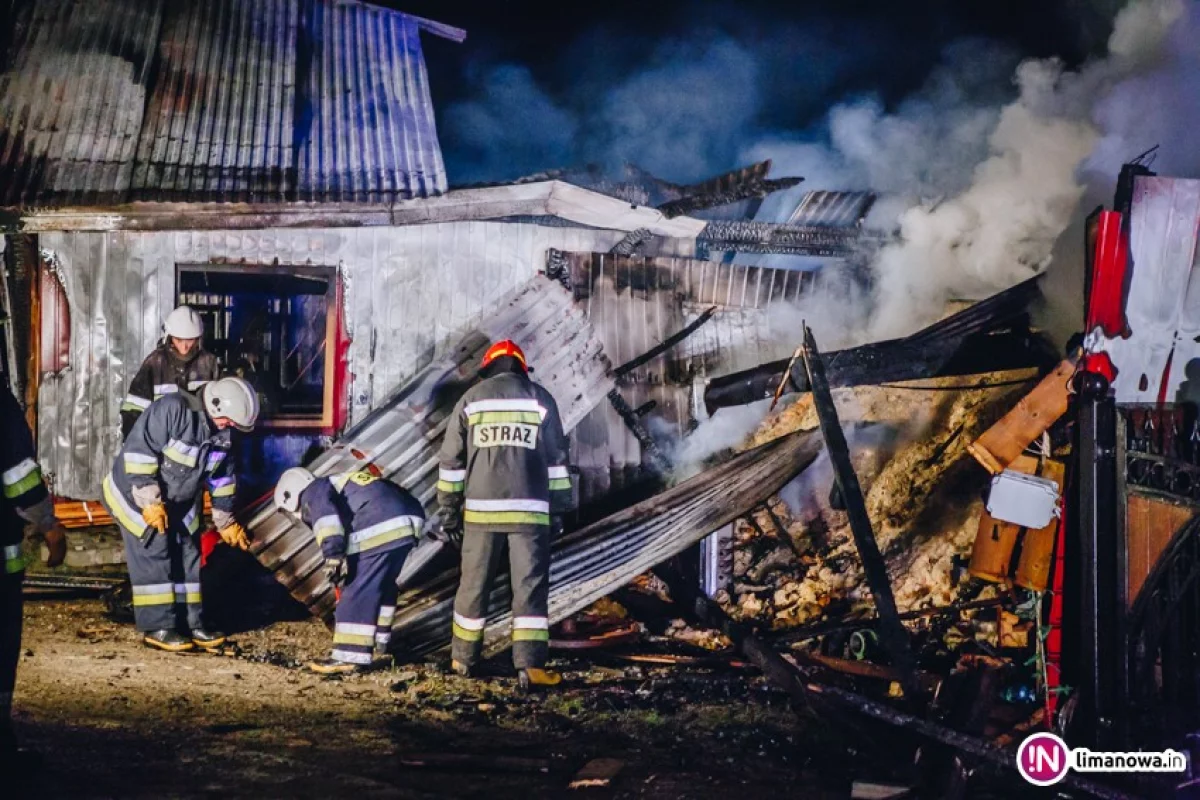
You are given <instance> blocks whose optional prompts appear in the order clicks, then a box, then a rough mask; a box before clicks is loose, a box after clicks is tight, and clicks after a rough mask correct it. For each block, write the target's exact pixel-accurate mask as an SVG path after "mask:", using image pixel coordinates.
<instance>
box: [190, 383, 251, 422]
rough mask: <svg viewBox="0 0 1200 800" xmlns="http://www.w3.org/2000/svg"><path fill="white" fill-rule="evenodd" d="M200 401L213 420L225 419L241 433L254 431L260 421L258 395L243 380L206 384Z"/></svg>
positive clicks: (201, 392)
mask: <svg viewBox="0 0 1200 800" xmlns="http://www.w3.org/2000/svg"><path fill="white" fill-rule="evenodd" d="M200 399H201V400H203V401H204V410H205V411H207V412H208V415H209V416H210V417H212V418H213V419H216V418H218V417H225V418H226V419H228V420H229V421H230V422H232V423H233V427H235V428H237V429H238V430H239V431H250V430H253V429H254V423H255V422H256V421H257V420H258V394H257V393H255V391H254V389H253V387H251V386H250V384H248V383H246V382H245V381H244V380H242V379H241V378H221V379H220V380H218V381H210V382H209V383H206V384H204V388H203V389H201V390H200Z"/></svg>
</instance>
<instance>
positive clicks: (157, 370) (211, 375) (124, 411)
mask: <svg viewBox="0 0 1200 800" xmlns="http://www.w3.org/2000/svg"><path fill="white" fill-rule="evenodd" d="M219 373H220V369H219V367H218V365H217V357H216V356H214V355H213V354H212V353H209V352H208V351H206V350H203V349H201V348H200V347H199V346H197V347H196V350H195V351H194V352H193V353H191V354H189V356H188V357H187V358H184V357H183V356H180V355H179V354H178V353H177V352H174V351H173V350H172V348H171V344H170V342H169V341H168V342H164V343H163V344H161V345H159V346H158V347H156V348H155V349H154V350H152V351H151V353H150V355H148V356H146V360H145V361H143V362H142V366H141V368H139V369H138V371H137V374H136V375H134V376H133V380H132V381H131V382H130V384H129V393H128V394H126V395H125V397H124V398H123V399H122V401H121V434H122V436H124V437H126V438H128V437H129V433H130V431H132V430H133V424H134V423H135V422H137V418H138V417H139V416H141V414H142V413H143V412H144V411H145V410H146V409H147V408H149V407H150V404H151V403H153V402H154V401H155V400H159V399H161V398H163V397H165V396H167V395H168V394H175V393H177V392H191V393H193V394H196V393H198V392H199V390H200V387H202V386H203V385H204V384H206V383H208V382H209V381H215V380H216V379H217V378H219V377H220V374H219Z"/></svg>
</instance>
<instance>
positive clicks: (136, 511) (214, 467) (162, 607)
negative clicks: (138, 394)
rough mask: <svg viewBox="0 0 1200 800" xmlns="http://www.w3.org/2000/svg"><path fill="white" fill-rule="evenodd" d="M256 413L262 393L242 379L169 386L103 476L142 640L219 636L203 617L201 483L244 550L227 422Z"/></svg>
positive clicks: (198, 643)
mask: <svg viewBox="0 0 1200 800" xmlns="http://www.w3.org/2000/svg"><path fill="white" fill-rule="evenodd" d="M257 419H258V395H256V394H255V393H254V390H253V389H251V388H250V385H249V384H248V383H246V382H245V381H244V380H242V379H241V378H221V379H220V380H217V381H213V382H211V383H208V384H205V386H204V388H203V389H202V390H201V392H200V397H199V398H196V397H195V396H193V395H191V394H188V393H186V392H179V393H174V394H167V395H165V396H164V397H162V398H160V399H158V400H155V401H154V402H152V403H151V404H150V406H149V408H147V409H146V411H145V413H144V414H142V415H141V416H140V417H139V418H138V420H137V422H136V423H134V426H133V430H132V431H130V433H129V437H128V438H127V439H126V440H125V445H124V446H123V447H122V448H121V452H120V453H118V454H117V457H116V460H115V461H114V462H113V468H112V472H110V473H109V474H108V476H107V477H106V478H105V479H104V484H103V487H102V498H103V501H104V506H105V508H107V509H108V511H109V513H110V514H112V515H113V518H114V519H115V520H116V521H117V523H118V525H119V526H120V528H121V533H122V536H123V538H124V539H125V556H126V561H127V562H128V564H129V578H130V580H131V581H132V583H133V613H134V618H135V621H136V623H137V628H138V630H140V631H142V632H143V633H144V634H145V636H144V639H143V641H144V643H145V644H146V645H147V646H148V647H154V648H157V649H160V650H167V651H171V652H180V651H184V650H191V649H192V648H193V647H200V648H203V649H213V648H217V647H220V645H222V644H223V643H224V642H225V637H224V636H223V635H221V634H219V633H213V632H210V631H208V630H206V629H205V627H204V624H203V621H202V619H201V597H200V548H199V543H198V541H197V540H198V533H199V530H200V516H201V500H202V498H203V495H204V490H205V488H206V487H207V489H208V492H209V494H210V495H211V497H212V516H213V525H214V527H216V529H217V531H218V532H219V533H220V534H221V539H222V540H223V541H224V542H225V543H226V544H228V545H231V546H234V547H238V548H240V549H242V550H248V549H249V547H250V540H249V538H248V537H247V535H246V531H245V529H244V528H242V526H241V525H240V524H238V522H237V520H235V519H234V516H233V502H234V496H235V494H236V492H237V480H236V476H235V474H234V465H233V456H232V455H231V453H230V449H231V443H230V430H229V429H230V428H237V429H238V430H241V431H250V430H251V429H253V427H254V423H255V421H256V420H257ZM184 631H187V632H188V635H185V634H184Z"/></svg>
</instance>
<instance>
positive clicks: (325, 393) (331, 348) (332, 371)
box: [175, 262, 342, 432]
mask: <svg viewBox="0 0 1200 800" xmlns="http://www.w3.org/2000/svg"><path fill="white" fill-rule="evenodd" d="M185 272H226V273H231V274H247V273H251V274H256V275H284V276H288V277H297V276H298V277H310V278H314V279H317V280H322V281H325V282H326V283H327V284H328V288H327V289H326V290H325V374H324V384H323V386H322V396H321V415H320V416H319V417H318V416H316V415H313V416H306V417H302V418H295V417H293V418H288V417H274V418H270V419H264V420H261V421H260V422H259V423H258V424H257V425H255V429H256V430H269V431H273V430H279V431H317V430H319V431H323V432H331V431H333V430H334V429H335V427H336V425H337V424H338V417H339V416H342V415H339V414H338V410H337V403H336V397H335V395H334V389H335V385H336V384H338V383H339V379H338V369H337V367H338V363H339V361H340V355H341V354H340V352H339V351H340V349H341V347H340V343H341V339H342V337H341V336H339V326H338V321H339V320H340V319H341V314H340V309H339V303H340V301H341V296H342V292H341V275H340V273H339V271H338V268H337V267H336V266H329V265H308V264H305V265H295V266H293V265H286V264H205V263H199V262H180V263H177V264H176V265H175V302H176V303H177V304H178V303H179V302H180V295H181V294H184V292H181V291H180V286H181V285H182V283H183V281H182V280H181V278H182V276H183V273H185ZM188 294H193V293H191V292H189V293H188ZM225 366H226V368H228V367H229V365H228V364H226V365H225Z"/></svg>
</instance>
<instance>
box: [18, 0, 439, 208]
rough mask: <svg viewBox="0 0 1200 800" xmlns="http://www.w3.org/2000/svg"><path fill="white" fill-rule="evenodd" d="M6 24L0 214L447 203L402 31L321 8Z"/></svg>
mask: <svg viewBox="0 0 1200 800" xmlns="http://www.w3.org/2000/svg"><path fill="white" fill-rule="evenodd" d="M11 24H13V25H14V26H15V34H16V35H15V37H14V40H13V52H14V56H13V60H12V65H11V68H10V69H9V71H8V72H6V73H4V74H3V75H0V205H5V206H19V205H32V204H37V205H87V204H98V205H105V204H114V203H121V202H128V201H138V200H144V201H251V202H265V201H282V200H310V201H334V200H347V201H361V202H388V201H391V200H395V199H407V198H412V197H427V196H430V195H435V194H441V193H442V192H444V191H446V175H445V167H444V164H443V161H442V155H441V150H440V148H439V146H438V140H437V128H436V124H435V121H434V113H433V104H432V101H431V99H430V93H429V80H428V75H427V73H426V69H425V64H424V57H423V54H422V51H421V42H420V33H419V31H420V29H421V27H428V26H423V25H422V24H421V23H420V22H419V21H418V20H416V19H415V18H413V17H409V16H407V15H405V14H402V13H399V12H395V11H390V10H387V9H380V8H376V7H373V6H368V5H365V4H360V3H344V2H336V3H335V2H331V0H213V2H207V3H168V2H164V1H163V0H91V2H88V3H77V2H73V0H35V1H34V2H32V3H30V4H28V5H26V6H24V12H23V13H22V14H21V15H19V19H17V20H15V21H13V22H12V23H11ZM310 43H311V50H310V48H309V45H310ZM301 50H303V52H304V55H305V57H304V59H303V60H301V59H299V58H298V52H299V51H301ZM310 115H311V116H310ZM297 121H299V122H300V123H301V124H300V128H299V130H298V129H297V125H296V123H297Z"/></svg>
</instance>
